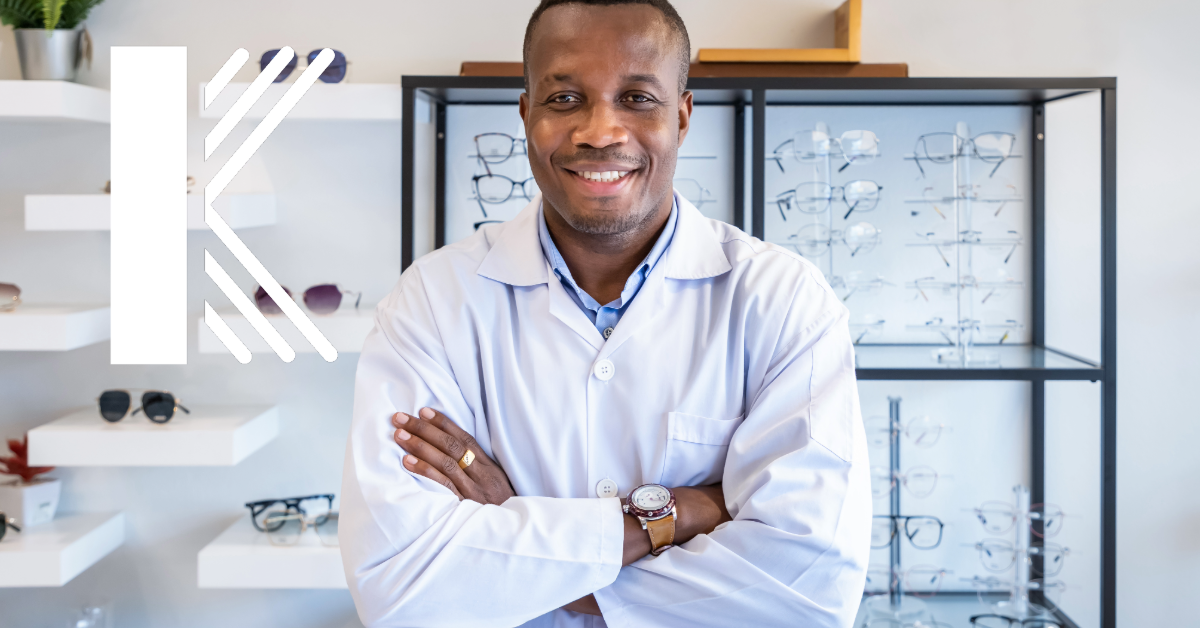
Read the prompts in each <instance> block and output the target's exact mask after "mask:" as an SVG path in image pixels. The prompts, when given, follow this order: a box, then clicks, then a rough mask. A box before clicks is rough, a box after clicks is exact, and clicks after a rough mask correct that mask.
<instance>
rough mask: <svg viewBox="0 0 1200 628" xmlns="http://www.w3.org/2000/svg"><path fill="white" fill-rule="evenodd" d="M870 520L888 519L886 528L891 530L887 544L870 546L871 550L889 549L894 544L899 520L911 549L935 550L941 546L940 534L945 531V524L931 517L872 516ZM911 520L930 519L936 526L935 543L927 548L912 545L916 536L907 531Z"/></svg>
mask: <svg viewBox="0 0 1200 628" xmlns="http://www.w3.org/2000/svg"><path fill="white" fill-rule="evenodd" d="M871 519H888V520H890V521H889V524H888V527H889V528H890V529H891V534H890V535H889V536H888V542H887V543H886V544H884V545H874V544H872V545H871V549H883V548H885V547H891V545H892V543H894V542H895V540H896V534H897V533H898V532H899V528H900V526H899V525H898V524H897V521H899V520H900V519H903V520H904V536H905V537H907V538H908V542H909V543H911V544H912V546H913V547H915V548H917V549H921V550H932V549H937V548H938V547H939V546H940V545H941V544H942V533H943V532H944V531H945V529H946V524H945V522H943V521H942V520H941V519H938V518H937V517H934V516H933V515H873V516H872V517H871ZM912 519H930V520H932V521H933V522H934V523H936V524H937V526H938V539H937V542H936V543H934V544H933V545H930V546H929V547H924V546H921V545H917V544H916V543H914V542H913V537H914V536H916V533H914V532H910V531H909V529H908V522H909V521H910V520H912Z"/></svg>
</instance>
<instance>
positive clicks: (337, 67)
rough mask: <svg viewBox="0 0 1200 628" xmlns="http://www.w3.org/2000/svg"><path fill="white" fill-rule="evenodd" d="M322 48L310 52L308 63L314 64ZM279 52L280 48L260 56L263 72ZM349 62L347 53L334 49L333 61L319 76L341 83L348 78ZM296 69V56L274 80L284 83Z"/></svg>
mask: <svg viewBox="0 0 1200 628" xmlns="http://www.w3.org/2000/svg"><path fill="white" fill-rule="evenodd" d="M322 50H324V48H318V49H316V50H314V51H312V52H310V53H308V63H309V64H310V65H311V64H312V62H313V61H314V60H316V58H317V55H319V54H321V51H322ZM277 54H279V49H278V48H276V49H274V50H268V51H266V52H264V53H263V54H262V58H260V59H259V60H258V69H259V71H260V72H261V71H263V70H266V69H267V65H269V64H270V63H271V61H272V60H273V59H274V58H275V55H277ZM348 63H350V62H349V61H346V55H344V54H342V53H341V52H340V51H338V50H334V51H333V61H332V62H331V63H330V64H329V67H327V68H325V71H324V72H322V73H321V75H320V76H318V77H317V78H319V79H321V81H322V82H324V83H340V82H341V81H342V79H344V78H346V65H347V64H348ZM295 69H296V57H292V60H291V61H288V63H287V65H285V66H283V71H282V72H280V73H279V76H277V77H275V80H274V81H272V82H274V83H282V82H283V81H284V79H286V78H287V77H289V76H291V75H292V70H295Z"/></svg>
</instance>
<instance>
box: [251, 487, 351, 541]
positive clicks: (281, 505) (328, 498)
mask: <svg viewBox="0 0 1200 628" xmlns="http://www.w3.org/2000/svg"><path fill="white" fill-rule="evenodd" d="M276 505H278V506H277V507H276V508H271V507H272V506H276ZM246 508H249V509H250V521H251V522H252V523H254V527H255V529H257V530H258V531H259V532H272V531H274V530H275V529H279V528H280V527H282V526H284V525H285V524H286V520H283V519H276V520H275V521H272V522H268V521H267V519H268V518H270V517H277V516H279V513H281V512H282V513H283V514H285V515H291V514H299V515H307V514H308V513H309V511H310V510H311V511H312V512H314V513H317V515H316V516H321V515H328V514H329V513H330V512H331V511H332V510H333V493H321V494H319V495H305V496H303V497H284V498H281V499H260V500H258V501H256V502H246ZM268 508H271V510H270V512H268V511H267V509H268ZM310 525H315V524H310Z"/></svg>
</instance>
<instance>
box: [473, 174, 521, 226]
mask: <svg viewBox="0 0 1200 628" xmlns="http://www.w3.org/2000/svg"><path fill="white" fill-rule="evenodd" d="M480 179H504V180H505V181H508V182H509V183H510V184H511V187H509V189H508V195H507V196H505V197H504V198H503V199H502V200H498V201H493V200H487V199H485V198H483V195H482V194H480V193H479V180H480ZM530 181H533V182H534V183H537V181H534V178H533V177H529V178H528V179H524V180H521V181H517V180H515V179H512V178H510V177H506V176H504V175H502V174H477V175H475V176H473V177H471V187H473V188H475V201H476V202H477V203H479V211H481V212H483V217H484V218H487V217H488V213H487V209H485V208H484V207H483V204H484V203H490V204H492V205H499V204H501V203H507V202H508V201H510V200H512V198H513V197H514V196H516V193H514V192H513V190H516V189H518V188H520V190H521V193H520V198H523V199H526V200H533V197H532V196H530V195H529V191H528V190H526V189H525V185H526V184H528V183H529V182H530Z"/></svg>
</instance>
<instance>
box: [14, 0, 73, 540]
mask: <svg viewBox="0 0 1200 628" xmlns="http://www.w3.org/2000/svg"><path fill="white" fill-rule="evenodd" d="M3 1H4V0H0V2H3ZM8 448H9V450H11V451H12V455H11V456H5V457H2V458H0V474H5V475H15V476H17V479H16V480H14V481H12V482H8V483H5V484H0V511H2V512H4V513H5V514H7V515H8V516H10V517H14V518H15V519H16V520H17V521H20V522H21V523H20V525H21V526H23V527H22V529H24V528H31V527H33V526H36V525H40V524H43V523H47V522H49V521H50V520H52V519H54V512H55V511H56V510H58V496H59V494H60V493H61V492H62V482H61V481H60V480H54V479H51V478H38V476H39V475H42V474H45V473H49V472H51V471H53V470H54V467H31V466H29V435H28V434H26V435H25V439H24V440H23V441H20V440H17V439H15V438H10V439H8Z"/></svg>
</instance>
